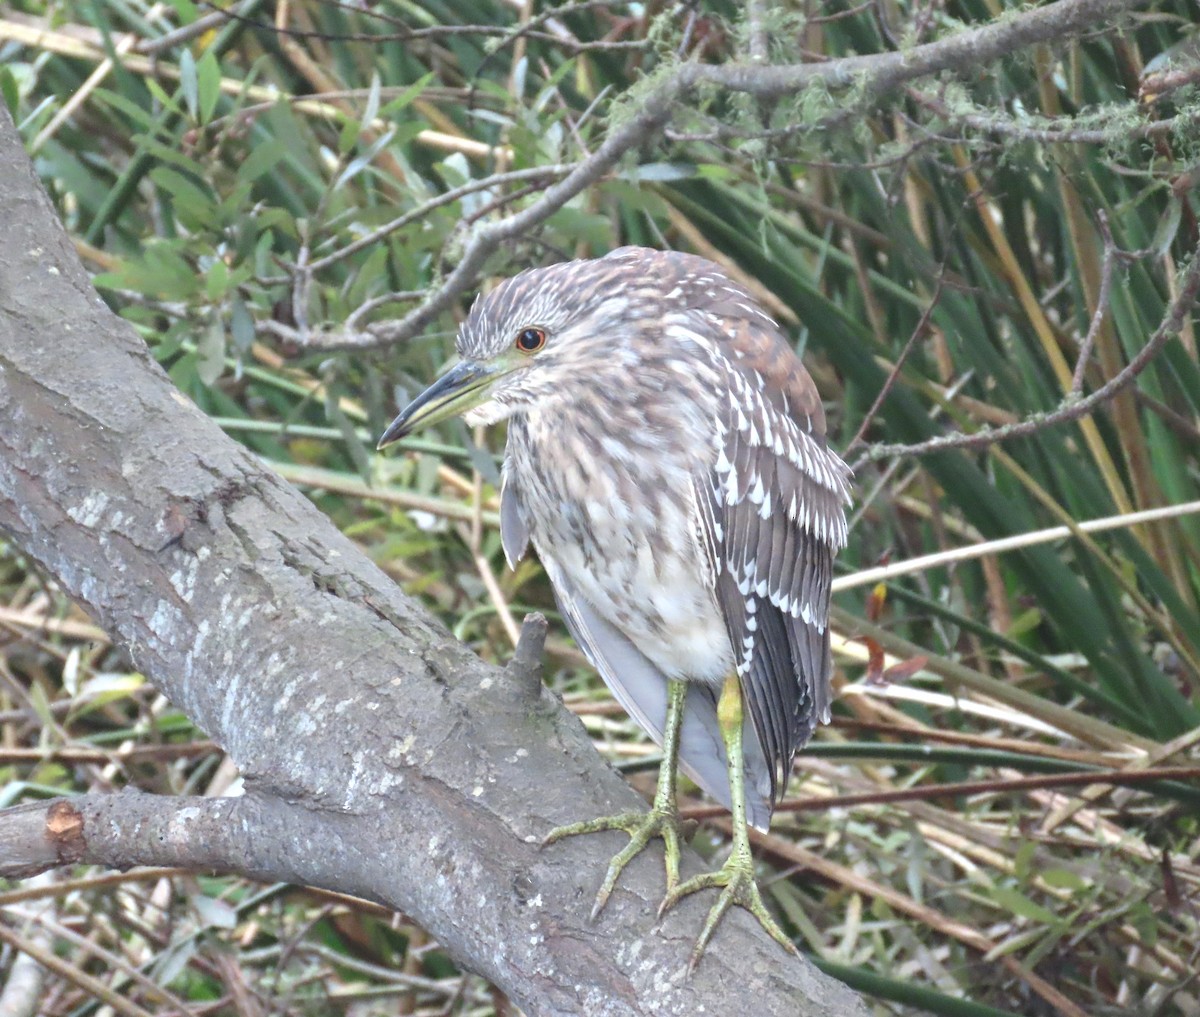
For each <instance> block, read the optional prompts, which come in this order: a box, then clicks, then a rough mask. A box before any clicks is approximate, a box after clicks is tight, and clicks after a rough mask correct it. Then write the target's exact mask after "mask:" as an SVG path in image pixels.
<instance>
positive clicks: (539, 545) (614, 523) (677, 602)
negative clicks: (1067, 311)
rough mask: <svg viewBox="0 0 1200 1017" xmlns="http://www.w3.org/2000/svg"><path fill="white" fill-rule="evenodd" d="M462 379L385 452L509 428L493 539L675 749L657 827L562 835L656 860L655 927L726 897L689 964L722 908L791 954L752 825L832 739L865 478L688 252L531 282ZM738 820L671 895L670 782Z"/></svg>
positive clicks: (628, 704) (408, 412)
mask: <svg viewBox="0 0 1200 1017" xmlns="http://www.w3.org/2000/svg"><path fill="white" fill-rule="evenodd" d="M455 346H456V350H457V353H458V356H459V360H458V363H457V364H456V365H455V366H454V367H453V368H451V369H450V370H449V371H448V372H447V373H445V374H444V375H443V376H442V377H441V378H440V379H439V380H437V381H436V382H434V383H433V384H432V385H431V386H430V387H429V388H427V389H426V390H425V391H424V392H422V393H421V394H420V395H418V396H417V397H416V398H415V399H414V400H413V401H412V402H411V403H410V404H409V405H408V406H407V407H406V408H405V409H404V410H403V411H401V413H400V414H399V415H398V416H397V417H396V418H395V420H393V421H392V423H391V425H390V426H389V427H388V428H387V429H386V431H385V432H384V433H383V435H382V437H381V438H380V440H379V444H378V447H379V448H380V449H382V448H384V447H385V446H387V445H389V444H391V443H392V442H395V441H397V440H399V439H400V438H403V437H405V436H406V435H408V434H411V433H412V432H414V431H415V430H417V429H419V428H423V427H427V426H430V425H433V424H436V423H438V422H440V421H443V420H446V419H448V418H450V417H453V416H457V415H462V416H463V418H464V419H465V421H466V422H467V423H468V424H469V425H472V426H476V425H490V424H496V423H499V422H500V421H507V428H508V434H507V444H506V449H505V455H504V462H503V469H502V472H501V496H500V533H501V543H502V545H503V550H504V554H505V556H506V558H507V561H508V564H509V566H510V567H513V568H515V567H516V564H517V562H518V561H520V560H521V559H522V558H523V557H524V556H525V555H526V553H527V552H528V548H529V546H530V544H532V546H533V548H534V549H535V550H536V552H537V555H538V557H539V559H540V561H541V563H542V566H543V568H544V569H545V572H546V574H547V576H548V578H549V580H550V583H551V586H552V587H553V590H554V594H555V598H556V600H557V603H558V606H559V608H560V612H561V615H562V618H563V619H564V621H565V623H566V626H567V628H568V630H569V631H570V633H571V635H572V636H573V637H574V638H575V640H576V642H577V643H578V644H579V646H580V648H581V649H582V651H583V653H584V655H585V656H586V657H587V659H588V660H589V661H590V663H591V664H592V666H593V667H594V668H595V669H596V670H597V671H598V672H599V674H600V676H601V677H602V678H603V679H604V681H605V683H606V684H607V686H608V688H609V689H610V690H611V691H612V693H613V695H614V696H615V698H616V699H617V700H618V702H619V703H620V704H621V705H622V706H623V707H624V709H625V710H626V711H627V712H628V713H629V714H630V715H631V716H632V717H633V718H634V719H635V720H636V721H637V722H638V723H639V724H640V725H641V727H642V728H644V729H645V730H646V732H647V733H648V734H649V735H650V736H651V737H652V738H653V739H654V740H655V741H656V742H658V743H659V744H661V746H662V748H663V756H662V762H661V764H660V768H659V776H658V786H657V790H656V792H655V795H654V799H653V801H652V803H651V807H650V810H649V812H648V813H647V812H645V811H642V812H637V813H632V814H629V813H623V814H620V815H616V816H606V817H600V818H597V819H589V820H585V821H582V822H578V823H573V824H570V825H568V826H564V827H559V828H557V829H555V830H553V831H551V832H550V833H549V835H548V836H547V837H546V838H545V841H544V845H550V844H553V843H555V842H557V841H559V840H561V839H563V838H564V837H568V836H574V835H577V834H587V833H596V832H600V831H605V830H620V831H624V832H625V833H627V834H628V835H629V841H628V843H627V844H626V845H625V847H624V848H623V849H622V850H621V851H620V852H619V853H618V854H617V855H616V856H615V857H613V859H612V861H611V862H610V864H609V867H608V870H607V872H606V873H605V876H604V878H603V881H602V882H601V885H600V888H599V891H598V892H597V895H596V899H595V905H594V907H593V910H592V917H593V919H595V918H596V916H598V915H599V913H600V911H601V910H602V909H603V908H604V906H605V903H606V902H607V900H608V899H609V896H610V895H611V893H612V892H613V890H614V889H615V887H616V885H617V882H618V879H619V877H620V874H621V872H622V871H623V870H624V868H625V866H626V865H627V864H628V863H629V862H630V861H631V860H632V859H633V858H634V857H636V855H637V854H639V853H640V852H641V851H642V850H643V849H645V848H646V847H647V845H649V844H650V843H651V842H652V841H653V840H655V839H662V841H663V843H664V854H665V868H666V893H665V896H664V898H663V901H662V906H661V907H660V909H659V915H660V917H661V915H662V914H663V913H665V911H666V910H667V909H669V908H671V907H673V906H674V905H675V904H676V903H678V902H679V901H680V900H682V899H683V898H684V897H685V896H688V895H690V894H693V893H696V892H699V891H701V890H704V889H708V888H717V889H719V890H720V895H719V896H718V898H717V900H716V902H715V903H714V904H713V905H712V907H711V909H710V911H709V913H708V917H707V919H706V921H705V924H704V926H703V928H702V929H701V932H700V934H699V936H698V937H697V940H696V943H695V946H694V948H693V951H692V954H691V957H690V959H689V970H693V969H694V968H695V967H696V965H697V964H698V963H699V961H700V959H701V957H702V955H703V953H704V951H705V949H706V947H707V945H708V943H709V941H710V939H711V937H712V935H713V932H714V931H715V929H716V927H717V925H718V923H719V922H720V920H721V918H722V916H723V915H724V914H725V913H726V911H727V910H728V909H729V907H730V906H732V905H735V904H736V905H739V906H741V907H744V908H745V909H747V910H749V911H750V912H751V913H752V914H753V915H754V916H755V917H756V918H757V919H758V921H759V922H760V923H761V925H762V926H763V928H764V929H766V931H767V932H768V933H769V934H770V935H771V936H772V937H773V938H774V939H775V940H776V941H778V942H779V943H780V944H781V945H782V946H783V947H784V948H785V949H788V950H790V951H791V952H793V953H795V952H796V947H795V945H794V943H793V942H792V940H791V939H790V938H789V937H788V936H787V935H786V933H784V932H783V930H782V929H781V928H780V927H779V925H778V923H777V922H776V921H775V919H774V918H773V917H772V916H771V914H770V912H769V911H768V910H767V908H766V906H765V905H764V903H763V900H762V896H761V893H760V891H759V889H758V886H757V883H756V880H755V876H754V862H753V857H752V855H751V849H750V839H749V830H748V827H749V826H750V825H753V826H754V827H755V828H757V829H760V830H766V829H767V828H768V826H769V823H770V820H771V814H772V811H773V809H774V807H775V805H776V804H777V802H778V801H779V799H780V798H781V797H782V795H783V792H784V790H785V788H786V784H787V780H788V775H789V773H790V771H791V768H792V762H793V758H794V756H795V753H796V752H797V751H798V750H799V749H800V748H801V747H803V746H804V745H805V744H806V743H807V742H808V740H809V738H810V737H811V736H812V734H813V731H814V729H815V728H816V726H817V725H818V723H828V721H829V719H830V700H831V685H830V678H831V671H832V664H831V655H830V633H829V626H828V617H829V600H830V586H831V582H832V572H833V560H834V556H835V554H836V552H837V551H838V550H839V549H840V548H842V547H843V546H845V544H846V536H847V524H846V516H845V507H846V506H847V505H848V504H849V503H850V492H851V472H850V469H849V467H848V466H847V465H846V464H845V463H844V462H843V461H842V459H841V458H839V456H838V455H837V454H836V452H834V451H833V450H832V449H831V448H830V447H829V444H828V442H827V440H826V433H825V413H824V408H823V405H822V402H821V398H820V395H819V393H818V391H817V388H816V385H815V383H814V382H813V379H812V377H811V376H810V375H809V373H808V371H807V370H806V369H805V368H804V366H803V364H802V363H801V361H800V359H799V357H798V356H797V355H796V353H795V351H794V350H793V348H792V346H791V345H790V344H789V342H788V341H787V339H786V337H785V335H784V333H783V331H782V330H781V328H780V327H779V325H778V324H777V323H776V322H775V321H774V320H773V319H772V318H771V317H770V316H769V315H768V314H767V313H766V311H764V310H763V308H762V306H761V304H760V303H759V301H758V300H756V299H755V297H754V296H753V295H752V294H751V292H750V291H749V290H748V289H747V288H746V287H745V286H743V285H742V284H741V283H739V282H737V281H735V280H734V279H733V278H731V277H730V275H728V274H727V273H726V272H725V271H724V270H723V269H722V268H721V267H720V266H719V265H717V264H716V263H714V262H712V261H709V260H708V259H705V258H702V257H699V256H697V255H694V254H688V253H683V252H675V251H659V250H653V249H649V248H644V247H621V248H618V249H616V250H613V251H611V252H609V253H608V254H606V255H604V256H603V257H599V258H594V259H580V260H574V261H566V262H559V263H556V264H550V265H546V266H542V267H536V268H531V269H528V270H526V271H523V272H521V273H520V274H518V275H515V276H512V277H510V278H508V279H505V280H504V281H502V282H500V283H499V284H498V285H496V286H495V287H494V288H493V289H492V290H491V291H490V292H488V293H487V294H486V295H480V296H479V297H477V298H476V300H475V302H474V304H473V305H472V307H471V310H470V312H469V314H468V315H467V317H466V319H465V320H464V322H463V324H462V325H461V327H460V329H459V331H458V334H457V338H456V343H455ZM680 768H682V770H683V771H684V772H685V773H686V774H687V775H688V776H689V777H690V778H691V779H692V780H693V781H694V782H695V783H696V784H698V785H699V786H700V787H701V788H702V789H703V790H704V791H706V792H707V793H708V794H710V795H711V796H712V797H713V798H715V799H716V800H717V801H718V802H720V803H721V804H722V805H723V806H725V807H726V808H727V809H729V810H730V812H731V816H732V836H731V850H730V853H729V856H728V858H727V859H726V861H725V862H724V864H723V865H722V866H721V867H720V869H718V870H716V871H711V872H705V873H702V874H700V875H698V876H694V877H692V878H690V879H688V880H686V881H682V882H681V881H680V879H679V864H680V840H681V836H682V835H681V832H680V821H679V813H678V806H677V799H676V774H677V770H678V769H680Z"/></svg>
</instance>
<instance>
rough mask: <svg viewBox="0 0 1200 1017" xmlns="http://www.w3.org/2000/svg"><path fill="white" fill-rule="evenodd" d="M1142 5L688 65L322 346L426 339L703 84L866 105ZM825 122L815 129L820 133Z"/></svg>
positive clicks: (1104, 2) (1077, 5) (1086, 7)
mask: <svg viewBox="0 0 1200 1017" xmlns="http://www.w3.org/2000/svg"><path fill="white" fill-rule="evenodd" d="M1143 2H1144V0H1058V2H1057V3H1052V4H1048V5H1047V6H1045V7H1039V8H1037V9H1035V10H1032V11H1028V12H1026V13H1022V14H1018V15H1015V16H1013V17H1008V18H1003V19H999V20H997V21H994V22H991V23H989V24H986V25H982V26H980V27H978V28H970V29H965V30H963V31H961V32H956V33H955V34H954V35H951V36H949V37H948V38H945V39H939V40H937V41H935V42H930V43H925V44H924V45H921V46H914V47H913V48H912V49H908V50H902V51H895V52H889V53H874V54H869V55H866V56H853V57H842V58H839V59H836V60H829V61H827V62H824V63H810V64H791V65H780V66H774V67H772V66H764V65H763V64H760V63H749V64H739V63H725V64H700V63H683V64H680V65H679V66H678V67H677V68H675V69H674V70H673V71H671V72H670V73H668V74H667V75H666V76H665V77H664V78H663V80H661V81H660V82H659V83H658V85H657V86H656V87H654V88H653V89H652V90H651V91H650V92H649V93H648V94H647V95H645V97H644V98H643V99H642V101H641V102H640V104H639V105H638V107H637V108H636V110H635V111H634V112H633V115H632V116H631V117H630V118H629V119H628V120H627V121H625V123H624V124H623V125H622V126H620V127H618V128H616V129H615V130H613V131H612V132H611V133H610V134H609V135H608V137H607V138H605V140H604V143H603V144H602V145H601V146H600V147H599V148H598V149H597V150H596V151H595V152H594V153H592V154H591V155H590V156H588V157H587V158H586V159H584V160H582V161H581V162H580V163H578V164H577V165H576V166H575V168H574V169H573V170H572V171H571V172H570V174H568V175H567V176H566V177H565V178H564V179H562V180H561V181H559V182H558V183H557V184H555V185H554V186H552V187H549V188H547V189H546V191H545V193H544V194H543V195H542V196H541V197H540V198H539V199H538V200H537V201H535V202H533V203H532V204H530V205H529V206H527V207H526V208H524V209H522V210H521V211H520V212H517V213H515V214H514V215H511V216H509V217H508V218H507V219H502V220H500V221H499V222H493V223H488V224H486V225H482V226H480V227H478V228H477V229H476V230H475V231H474V232H473V233H472V235H471V238H470V239H469V240H468V242H467V244H466V247H465V249H464V251H463V255H462V258H461V259H460V260H459V262H458V264H457V265H456V266H455V268H454V269H453V271H451V272H450V274H449V275H448V276H446V278H445V279H444V280H443V281H442V283H441V285H439V286H438V287H437V289H435V290H434V291H433V292H432V293H430V294H429V296H428V297H426V299H425V300H424V301H422V303H421V304H420V305H418V306H417V307H415V308H413V309H412V310H411V311H409V312H408V313H407V314H405V315H404V316H403V317H402V318H399V319H397V320H395V321H387V322H378V323H375V324H373V325H370V326H368V328H367V329H366V334H365V335H355V336H353V337H349V338H347V339H345V340H339V339H338V338H336V335H331V336H327V337H324V338H322V339H320V345H321V346H322V347H327V348H329V347H336V346H337V345H339V344H341V343H345V344H347V345H354V346H355V347H358V348H366V347H369V346H371V345H385V344H389V343H396V342H402V341H404V340H406V339H411V338H412V337H413V336H416V335H418V334H419V333H420V332H421V331H422V330H424V329H425V328H426V327H427V326H428V325H429V324H430V323H431V322H432V321H433V320H434V319H435V318H436V317H437V316H438V315H439V314H441V313H442V312H443V311H446V310H449V309H450V307H452V306H453V305H454V303H455V301H456V300H458V299H459V297H461V296H462V295H463V294H464V293H465V292H466V291H467V290H469V289H470V288H471V287H472V286H474V285H475V281H476V279H477V277H478V275H479V272H480V271H481V270H482V268H483V265H484V263H485V262H486V261H487V259H488V258H489V257H491V255H492V254H493V253H495V252H496V251H497V250H499V248H500V246H501V245H502V244H504V243H506V242H508V241H511V240H514V239H516V238H517V237H520V236H522V235H524V234H525V233H527V232H528V231H529V230H531V229H533V228H534V227H535V226H539V225H541V223H543V222H545V221H546V220H547V219H548V218H550V216H552V215H553V214H554V213H555V212H557V211H558V210H559V209H560V208H562V207H563V206H564V205H566V203H567V202H568V201H570V200H571V199H572V198H574V197H575V196H576V195H578V194H579V193H580V192H582V191H583V190H584V188H586V187H588V186H590V185H591V184H593V183H595V182H596V181H597V180H599V179H600V178H601V177H603V176H604V175H605V174H606V173H608V171H609V170H610V169H612V167H614V166H615V165H616V164H617V163H618V162H619V161H620V160H621V158H622V157H623V156H624V155H625V154H626V153H627V152H630V151H632V150H633V149H634V148H636V147H638V146H639V145H643V144H645V143H646V142H648V141H649V140H651V139H652V138H654V137H655V136H656V135H657V134H658V133H659V132H660V131H662V130H664V129H665V128H666V126H667V124H668V123H670V121H671V117H672V115H673V113H674V110H675V107H676V105H677V104H678V103H679V102H681V101H682V100H684V99H685V98H687V97H688V96H689V95H691V94H692V93H693V92H694V91H695V90H696V89H697V88H699V87H700V86H702V85H709V86H717V87H718V88H721V89H724V90H726V91H730V92H744V93H746V94H748V95H751V96H754V97H755V98H757V99H779V98H782V97H785V96H789V95H794V94H795V93H797V92H799V91H802V90H804V89H806V88H808V87H810V86H812V85H824V86H826V87H828V88H833V89H836V88H847V87H850V86H854V85H857V86H858V88H859V89H860V92H861V98H862V99H863V100H864V101H867V102H880V101H884V100H886V99H887V98H888V96H890V95H892V94H894V93H895V92H896V91H897V90H898V89H899V88H900V86H901V85H904V84H906V83H907V82H909V81H913V80H915V79H917V78H923V77H928V76H929V75H932V74H938V73H940V72H942V71H948V70H964V71H965V70H968V69H971V70H973V69H977V68H978V67H979V66H980V65H982V64H987V63H991V62H992V61H994V60H998V59H1001V58H1002V57H1005V56H1008V55H1009V54H1011V53H1014V52H1018V51H1020V50H1022V49H1024V48H1026V47H1028V46H1032V45H1035V44H1037V43H1042V42H1061V41H1064V40H1066V39H1070V38H1074V37H1076V36H1078V35H1082V34H1084V33H1086V32H1090V31H1094V30H1095V29H1096V28H1097V27H1100V26H1104V25H1105V24H1106V23H1108V22H1110V21H1111V19H1113V18H1115V17H1116V16H1118V15H1120V14H1123V13H1125V12H1127V11H1130V10H1133V9H1136V8H1137V7H1139V6H1141V5H1142V3H1143ZM844 114H845V110H844V109H839V110H838V111H837V112H836V113H833V114H831V117H832V116H843V115H844ZM817 126H819V125H813V128H814V129H815V128H816V127H817ZM336 331H337V330H336V329H335V330H333V332H334V333H336ZM368 337H369V338H368ZM372 340H373V342H372Z"/></svg>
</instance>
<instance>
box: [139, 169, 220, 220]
mask: <svg viewBox="0 0 1200 1017" xmlns="http://www.w3.org/2000/svg"><path fill="white" fill-rule="evenodd" d="M150 179H151V180H153V181H154V182H155V183H156V184H157V185H158V186H159V187H161V188H162V189H163V190H164V191H166V192H167V193H168V194H170V195H171V205H172V208H173V209H174V211H175V214H176V215H178V216H180V217H181V218H183V219H184V220H185V224H186V225H187V226H188V227H189V228H190V229H204V228H207V227H211V225H212V223H213V220H214V219H215V217H216V204H215V203H214V202H213V200H212V199H211V198H210V197H209V195H208V194H206V193H205V192H204V190H202V189H201V188H200V186H199V185H197V184H195V183H193V182H192V181H191V180H189V179H188V178H187V177H186V176H184V175H183V174H182V173H179V172H178V171H176V170H173V169H169V168H168V167H166V166H158V167H156V168H155V169H153V170H151V171H150Z"/></svg>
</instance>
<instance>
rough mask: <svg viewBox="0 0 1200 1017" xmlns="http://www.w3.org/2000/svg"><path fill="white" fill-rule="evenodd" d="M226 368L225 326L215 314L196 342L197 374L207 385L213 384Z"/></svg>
mask: <svg viewBox="0 0 1200 1017" xmlns="http://www.w3.org/2000/svg"><path fill="white" fill-rule="evenodd" d="M224 370H225V326H224V325H223V324H222V323H221V319H220V317H219V316H217V315H213V318H212V320H211V321H210V322H209V323H208V327H207V328H206V329H205V330H204V331H203V332H202V333H200V341H199V342H198V343H196V374H197V375H198V376H199V378H200V380H201V381H202V382H203V383H204V384H205V385H212V384H213V383H215V382H216V380H217V379H218V378H220V377H221V374H222V372H223V371H224Z"/></svg>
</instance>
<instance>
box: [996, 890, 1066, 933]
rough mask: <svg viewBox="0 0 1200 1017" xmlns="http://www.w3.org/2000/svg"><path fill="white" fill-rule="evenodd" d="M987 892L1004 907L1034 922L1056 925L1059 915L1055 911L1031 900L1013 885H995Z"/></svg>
mask: <svg viewBox="0 0 1200 1017" xmlns="http://www.w3.org/2000/svg"><path fill="white" fill-rule="evenodd" d="M987 892H988V895H989V896H990V897H991V898H992V900H994V901H995V902H996V903H997V904H999V905H1000V906H1001V907H1002V908H1004V909H1005V910H1007V911H1011V912H1012V913H1013V914H1014V915H1017V916H1018V917H1020V918H1028V919H1030V920H1031V921H1034V922H1041V923H1042V924H1043V925H1054V924H1055V923H1056V922H1057V921H1058V916H1057V915H1055V913H1054V912H1053V911H1050V910H1048V909H1047V908H1044V907H1042V905H1040V904H1038V903H1037V902H1036V901H1033V900H1030V899H1029V898H1028V897H1026V896H1025V894H1023V893H1021V891H1020V890H1016V889H1013V887H1011V886H993V887H992V888H991V889H989V890H988V891H987Z"/></svg>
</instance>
